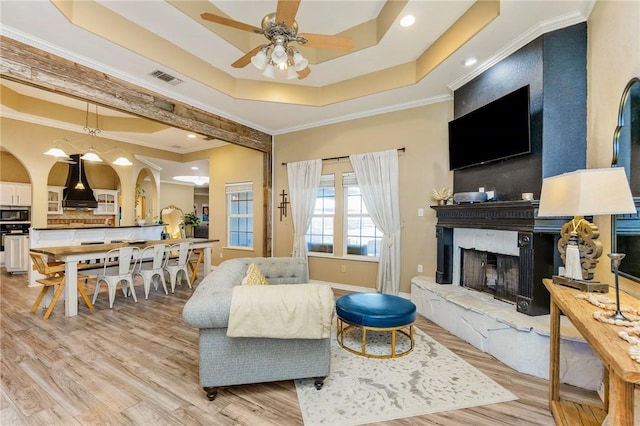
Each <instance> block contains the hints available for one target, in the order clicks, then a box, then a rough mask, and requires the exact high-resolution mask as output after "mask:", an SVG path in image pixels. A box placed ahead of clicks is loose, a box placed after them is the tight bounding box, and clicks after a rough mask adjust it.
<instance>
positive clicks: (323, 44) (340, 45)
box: [300, 34, 353, 52]
mask: <svg viewBox="0 0 640 426" xmlns="http://www.w3.org/2000/svg"><path fill="white" fill-rule="evenodd" d="M300 37H304V38H306V39H307V40H308V41H307V42H306V43H305V44H304V46H306V47H315V48H317V49H329V50H341V51H343V52H350V51H352V50H353V40H352V39H351V37H342V36H335V35H325V34H300Z"/></svg>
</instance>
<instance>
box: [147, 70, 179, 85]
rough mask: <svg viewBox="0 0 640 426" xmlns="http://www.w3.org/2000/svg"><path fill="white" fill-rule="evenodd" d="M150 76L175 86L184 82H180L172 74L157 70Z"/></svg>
mask: <svg viewBox="0 0 640 426" xmlns="http://www.w3.org/2000/svg"><path fill="white" fill-rule="evenodd" d="M149 75H151V76H153V77H155V78H159V79H160V80H162V81H164V82H166V83H169V84H171V85H173V86H176V85H178V84H180V83H182V80H180V79H179V78H177V77H174V76H172V75H171V74H167V73H166V72H164V71H160V70H155V71H154V72H152V73H150V74H149Z"/></svg>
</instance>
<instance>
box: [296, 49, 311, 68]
mask: <svg viewBox="0 0 640 426" xmlns="http://www.w3.org/2000/svg"><path fill="white" fill-rule="evenodd" d="M293 64H294V66H295V68H296V71H302V70H303V69H305V68H306V67H307V66H308V65H309V61H307V60H306V59H305V57H304V56H302V54H301V53H300V52H295V53H294V54H293Z"/></svg>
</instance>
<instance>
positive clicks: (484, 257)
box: [460, 249, 520, 303]
mask: <svg viewBox="0 0 640 426" xmlns="http://www.w3.org/2000/svg"><path fill="white" fill-rule="evenodd" d="M461 250H462V253H461V266H460V267H461V274H460V285H462V286H464V287H469V288H472V289H474V290H477V291H481V292H484V293H489V294H492V295H493V296H494V297H496V298H498V299H502V300H505V301H509V302H514V303H515V302H516V297H517V296H518V281H519V275H520V273H519V264H520V259H519V258H518V256H510V255H506V254H498V253H491V252H486V251H479V250H474V249H461Z"/></svg>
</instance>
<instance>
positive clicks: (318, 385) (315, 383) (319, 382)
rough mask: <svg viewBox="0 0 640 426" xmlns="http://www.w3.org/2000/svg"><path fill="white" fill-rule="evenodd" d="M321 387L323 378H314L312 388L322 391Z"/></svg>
mask: <svg viewBox="0 0 640 426" xmlns="http://www.w3.org/2000/svg"><path fill="white" fill-rule="evenodd" d="M322 385H324V377H316V378H315V379H314V380H313V386H315V387H316V389H317V390H320V389H322Z"/></svg>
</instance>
